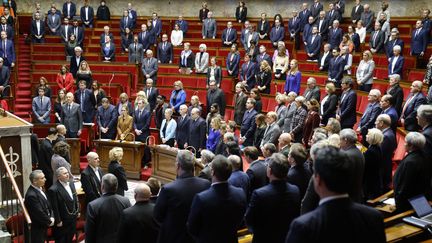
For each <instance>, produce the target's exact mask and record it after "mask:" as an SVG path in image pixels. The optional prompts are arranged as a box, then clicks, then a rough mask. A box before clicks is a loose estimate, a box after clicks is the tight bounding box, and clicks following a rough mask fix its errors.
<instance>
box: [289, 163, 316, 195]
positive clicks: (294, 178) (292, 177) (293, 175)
mask: <svg viewBox="0 0 432 243" xmlns="http://www.w3.org/2000/svg"><path fill="white" fill-rule="evenodd" d="M311 176H312V172H311V171H310V169H309V167H308V166H307V165H306V164H303V165H301V164H299V165H293V166H291V167H290V168H289V170H288V174H287V178H286V180H287V181H288V182H289V183H291V184H292V185H295V186H297V187H298V189H299V194H300V198H303V197H304V195H305V194H306V190H307V187H308V184H309V180H310V178H311Z"/></svg>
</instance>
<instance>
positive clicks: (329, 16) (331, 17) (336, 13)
mask: <svg viewBox="0 0 432 243" xmlns="http://www.w3.org/2000/svg"><path fill="white" fill-rule="evenodd" d="M326 19H327V21H328V23H329V26H332V25H333V21H335V20H339V22H340V20H341V14H340V13H339V11H337V10H336V8H335V9H334V10H333V13H332V11H331V10H329V11H327V13H326Z"/></svg>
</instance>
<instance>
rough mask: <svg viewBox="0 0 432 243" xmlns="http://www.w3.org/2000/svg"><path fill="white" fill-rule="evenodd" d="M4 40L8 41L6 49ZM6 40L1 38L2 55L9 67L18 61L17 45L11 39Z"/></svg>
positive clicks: (0, 49) (0, 50)
mask: <svg viewBox="0 0 432 243" xmlns="http://www.w3.org/2000/svg"><path fill="white" fill-rule="evenodd" d="M4 41H6V49H4ZM4 41H3V40H0V44H1V46H0V57H2V58H3V60H4V65H5V66H8V67H9V66H10V65H11V63H15V62H16V57H15V47H14V43H13V42H12V41H11V40H9V39H5V40H4Z"/></svg>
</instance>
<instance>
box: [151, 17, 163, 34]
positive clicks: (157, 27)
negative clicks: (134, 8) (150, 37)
mask: <svg viewBox="0 0 432 243" xmlns="http://www.w3.org/2000/svg"><path fill="white" fill-rule="evenodd" d="M151 24H152V28H151V29H152V31H153V34H154V36H155V37H156V38H157V37H158V36H159V35H160V33H161V31H162V21H161V20H160V18H157V19H156V21H155V20H153V19H152V20H151Z"/></svg>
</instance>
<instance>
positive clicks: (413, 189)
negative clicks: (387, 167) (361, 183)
mask: <svg viewBox="0 0 432 243" xmlns="http://www.w3.org/2000/svg"><path fill="white" fill-rule="evenodd" d="M430 182H431V165H430V158H429V159H427V157H426V155H425V154H424V152H423V151H422V150H417V151H410V152H408V154H407V155H406V156H405V158H404V159H403V160H402V161H401V162H400V164H399V166H398V168H397V169H396V172H395V174H394V177H393V188H394V194H395V201H396V210H397V211H398V212H404V211H406V210H409V209H411V206H410V204H409V202H408V199H410V198H412V197H414V196H417V195H420V194H425V196H426V197H427V198H429V197H430V190H431V189H430Z"/></svg>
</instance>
